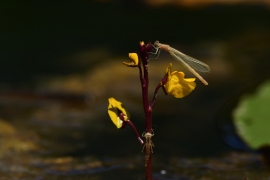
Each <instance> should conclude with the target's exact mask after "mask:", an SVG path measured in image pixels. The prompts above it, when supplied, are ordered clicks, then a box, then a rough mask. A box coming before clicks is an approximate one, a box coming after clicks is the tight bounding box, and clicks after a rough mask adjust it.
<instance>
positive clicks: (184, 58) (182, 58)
mask: <svg viewBox="0 0 270 180" xmlns="http://www.w3.org/2000/svg"><path fill="white" fill-rule="evenodd" d="M154 48H155V49H156V50H157V51H156V52H155V53H153V54H158V55H159V50H160V49H161V50H165V51H168V52H169V53H170V55H171V56H172V57H173V58H174V59H176V60H177V61H179V62H180V63H181V64H182V65H183V66H184V67H185V68H187V69H188V70H189V71H190V72H191V73H192V74H194V76H196V77H197V78H198V79H200V80H201V82H202V83H203V84H205V85H208V82H206V80H204V79H203V77H202V76H200V75H199V74H198V73H197V72H196V71H200V72H210V67H209V66H208V65H207V64H205V63H203V62H201V61H199V60H197V59H194V58H193V57H190V56H188V55H186V54H184V53H182V52H180V51H178V50H176V49H174V48H172V47H170V46H169V45H167V44H161V43H159V41H156V42H155V43H154Z"/></svg>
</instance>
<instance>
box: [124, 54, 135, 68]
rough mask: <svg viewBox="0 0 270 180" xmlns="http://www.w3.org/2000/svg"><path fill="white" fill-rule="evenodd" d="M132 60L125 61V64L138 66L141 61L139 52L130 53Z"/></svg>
mask: <svg viewBox="0 0 270 180" xmlns="http://www.w3.org/2000/svg"><path fill="white" fill-rule="evenodd" d="M128 55H129V58H130V59H131V60H130V62H123V64H124V65H126V66H128V67H137V66H138V63H139V58H138V55H137V53H129V54H128Z"/></svg>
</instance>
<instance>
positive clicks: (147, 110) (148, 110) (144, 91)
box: [139, 43, 152, 180]
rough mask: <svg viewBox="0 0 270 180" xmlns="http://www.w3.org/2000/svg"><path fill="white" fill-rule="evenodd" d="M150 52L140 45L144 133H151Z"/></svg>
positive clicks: (148, 173) (149, 174) (149, 46)
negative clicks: (149, 99) (149, 96)
mask: <svg viewBox="0 0 270 180" xmlns="http://www.w3.org/2000/svg"><path fill="white" fill-rule="evenodd" d="M151 50H152V44H151V43H148V44H147V45H142V44H140V57H141V61H142V65H143V75H142V69H141V64H140V65H139V69H140V80H141V86H142V98H143V107H144V116H145V129H146V132H149V133H151V132H152V107H151V106H149V101H148V85H149V78H148V52H150V51H151ZM145 170H146V171H145V178H146V180H152V154H151V153H150V154H149V160H148V163H147V166H146V169H145Z"/></svg>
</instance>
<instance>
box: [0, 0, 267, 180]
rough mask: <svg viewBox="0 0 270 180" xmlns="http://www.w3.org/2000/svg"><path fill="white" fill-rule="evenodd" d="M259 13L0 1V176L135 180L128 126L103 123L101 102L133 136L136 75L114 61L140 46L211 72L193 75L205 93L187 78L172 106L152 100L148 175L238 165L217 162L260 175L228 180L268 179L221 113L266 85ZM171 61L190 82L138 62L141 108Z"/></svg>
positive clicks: (137, 1) (250, 8)
mask: <svg viewBox="0 0 270 180" xmlns="http://www.w3.org/2000/svg"><path fill="white" fill-rule="evenodd" d="M269 8H270V2H269V1H268V0H249V1H247V0H203V1H202V0H99V1H98V0H97V1H93V0H92V1H91V0H89V1H69V2H67V1H55V2H53V3H51V2H49V1H1V2H0V14H1V16H0V39H1V40H0V62H1V64H0V142H1V143H0V158H1V163H0V167H1V168H0V169H1V170H0V171H1V172H0V175H1V177H3V179H5V178H6V179H12V178H13V179H63V178H64V179H65V178H66V179H67V178H69V179H108V178H109V177H110V178H109V179H119V177H121V178H120V179H132V178H133V179H143V177H144V167H143V154H142V153H141V152H140V151H141V146H140V145H139V143H138V142H137V140H136V137H135V135H134V132H132V130H131V128H130V127H127V128H125V129H123V130H117V129H116V128H115V126H114V125H113V124H112V122H111V121H110V119H109V116H108V114H107V106H108V100H107V99H108V98H109V97H114V98H116V99H117V100H119V101H121V102H122V103H123V104H124V105H125V106H126V108H127V109H128V110H129V111H130V113H131V120H132V121H133V123H134V124H135V125H136V127H137V128H138V130H139V132H140V133H142V132H143V131H144V117H143V108H142V102H141V88H140V81H139V77H138V69H136V68H127V67H125V66H124V65H122V62H123V61H129V59H128V53H130V52H137V51H138V44H139V42H140V41H145V42H148V41H151V42H154V41H155V40H159V41H160V42H161V43H165V44H169V45H170V46H172V47H174V48H176V49H178V50H179V51H181V52H183V53H185V54H188V55H190V56H192V57H194V58H196V59H199V60H201V61H202V62H204V63H206V64H208V65H209V66H210V68H211V72H210V73H205V74H203V73H202V74H201V75H202V76H203V77H204V79H206V81H208V83H209V85H208V86H204V85H203V84H202V83H201V82H200V81H198V80H197V81H196V83H197V87H196V89H195V90H194V91H193V92H192V93H191V94H190V95H189V96H187V97H185V98H183V99H175V98H173V97H172V96H166V95H164V94H163V92H162V91H160V92H159V96H158V99H157V102H156V105H155V107H154V111H153V125H154V131H155V136H154V137H153V142H154V144H155V149H154V157H153V158H154V160H153V161H154V164H153V167H154V173H155V176H156V177H158V178H159V179H202V178H203V177H208V178H209V179H211V178H212V179H219V178H221V179H222V177H223V178H224V176H225V174H228V171H230V170H235V169H234V168H236V167H237V168H238V167H239V166H240V165H239V163H240V162H243V161H237V162H229V164H230V166H229V164H227V166H225V165H224V164H223V163H224V161H223V160H222V161H218V162H216V161H215V162H213V158H220V157H223V156H225V157H226V158H228V159H237V158H239V157H240V159H242V160H243V159H245V160H246V159H248V160H250V159H251V160H250V161H248V160H246V161H247V162H248V164H249V166H250V164H253V163H254V158H255V164H256V163H257V164H256V165H257V166H256V167H258V166H259V167H260V169H259V170H258V169H256V170H254V171H253V169H252V170H251V169H248V170H247V169H245V168H244V167H246V166H245V165H242V164H241V163H240V164H241V165H242V166H243V167H242V166H240V167H241V168H242V170H243V169H244V170H243V171H238V172H239V173H235V171H233V172H234V173H231V174H230V173H229V174H230V175H231V176H233V177H234V178H242V179H244V178H245V177H255V176H254V174H257V175H258V171H259V172H260V173H262V174H263V175H262V176H261V177H266V176H267V177H270V175H269V174H268V172H267V171H266V170H265V169H264V168H265V167H264V166H263V165H262V164H260V162H261V161H260V157H257V156H255V157H254V156H253V155H252V157H249V156H248V155H243V154H241V153H244V152H245V153H246V152H249V151H250V150H249V148H248V145H246V144H244V143H243V142H242V141H240V139H239V138H238V137H237V136H236V134H235V132H234V131H235V130H234V127H233V123H232V115H231V114H232V112H233V110H234V109H235V107H236V106H237V105H238V101H239V99H240V98H241V97H242V95H245V94H247V93H252V92H254V91H255V90H256V88H257V87H258V86H259V85H260V84H261V83H263V82H264V81H266V80H268V79H269V76H270V72H269V67H270V61H269V57H270V51H269V48H270V21H269V19H270V10H269ZM170 62H172V63H173V70H178V71H180V70H181V71H184V72H185V74H186V77H193V75H192V74H190V73H189V72H188V71H187V70H186V69H184V68H183V67H182V66H181V64H180V63H178V62H176V61H175V60H174V59H173V58H172V57H170V56H169V54H168V53H167V52H161V54H160V57H159V58H158V59H157V60H150V62H149V73H150V86H149V94H150V97H149V98H152V92H154V88H155V87H156V86H157V85H158V83H159V81H160V80H161V78H162V77H163V74H164V71H165V69H166V67H167V66H168V65H169V63H170ZM232 142H233V143H232ZM228 144H229V145H230V146H228ZM235 148H237V149H242V150H243V149H244V151H235ZM232 153H233V154H232ZM235 153H240V154H235ZM228 154H229V155H228ZM243 156H244V157H243ZM232 157H233V158H232ZM183 158H184V159H183ZM186 158H187V159H186ZM194 158H196V159H195V160H194ZM209 158H210V159H209ZM249 158H250V159H249ZM178 160H179V161H181V163H179V161H178ZM194 161H196V162H194ZM194 163H195V164H196V163H197V165H196V166H195V165H194ZM207 163H208V165H209V163H210V165H211V167H212V166H218V165H220V164H221V165H220V169H218V170H217V169H214V171H212V170H213V168H209V167H210V165H209V166H205V164H207ZM213 163H214V165H213ZM215 163H216V164H215ZM227 163H228V162H227ZM237 163H238V164H237ZM179 164H181V166H179ZM258 164H259V165H258ZM218 167H219V166H218ZM228 167H230V168H231V169H230V168H228ZM232 167H233V168H232ZM252 167H253V166H252ZM237 168H236V169H237ZM162 169H164V170H166V171H165V172H168V173H164V171H162V172H163V173H160V172H161V170H162ZM186 169H189V170H188V172H187V170H186ZM205 169H206V170H205ZM198 171H199V172H200V173H198ZM217 171H218V172H217ZM169 172H170V173H169ZM248 173H251V174H248ZM252 173H254V174H252ZM260 173H259V174H260ZM131 175H132V177H130V176H131ZM112 177H114V178H112ZM228 178H230V177H229V175H228Z"/></svg>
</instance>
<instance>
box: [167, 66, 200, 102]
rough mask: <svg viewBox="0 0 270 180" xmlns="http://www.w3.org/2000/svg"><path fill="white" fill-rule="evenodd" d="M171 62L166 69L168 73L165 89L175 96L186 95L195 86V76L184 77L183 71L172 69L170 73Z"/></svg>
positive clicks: (181, 96)
mask: <svg viewBox="0 0 270 180" xmlns="http://www.w3.org/2000/svg"><path fill="white" fill-rule="evenodd" d="M171 68H172V64H171V63H170V65H169V66H168V68H167V69H166V73H168V78H167V83H166V84H165V90H166V92H167V93H168V94H170V95H172V96H174V97H176V98H183V97H185V96H187V95H188V94H189V93H191V91H193V90H194V89H195V87H196V83H195V82H194V81H195V78H186V79H185V78H184V77H185V74H184V73H183V72H178V71H174V72H172V73H171Z"/></svg>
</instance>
